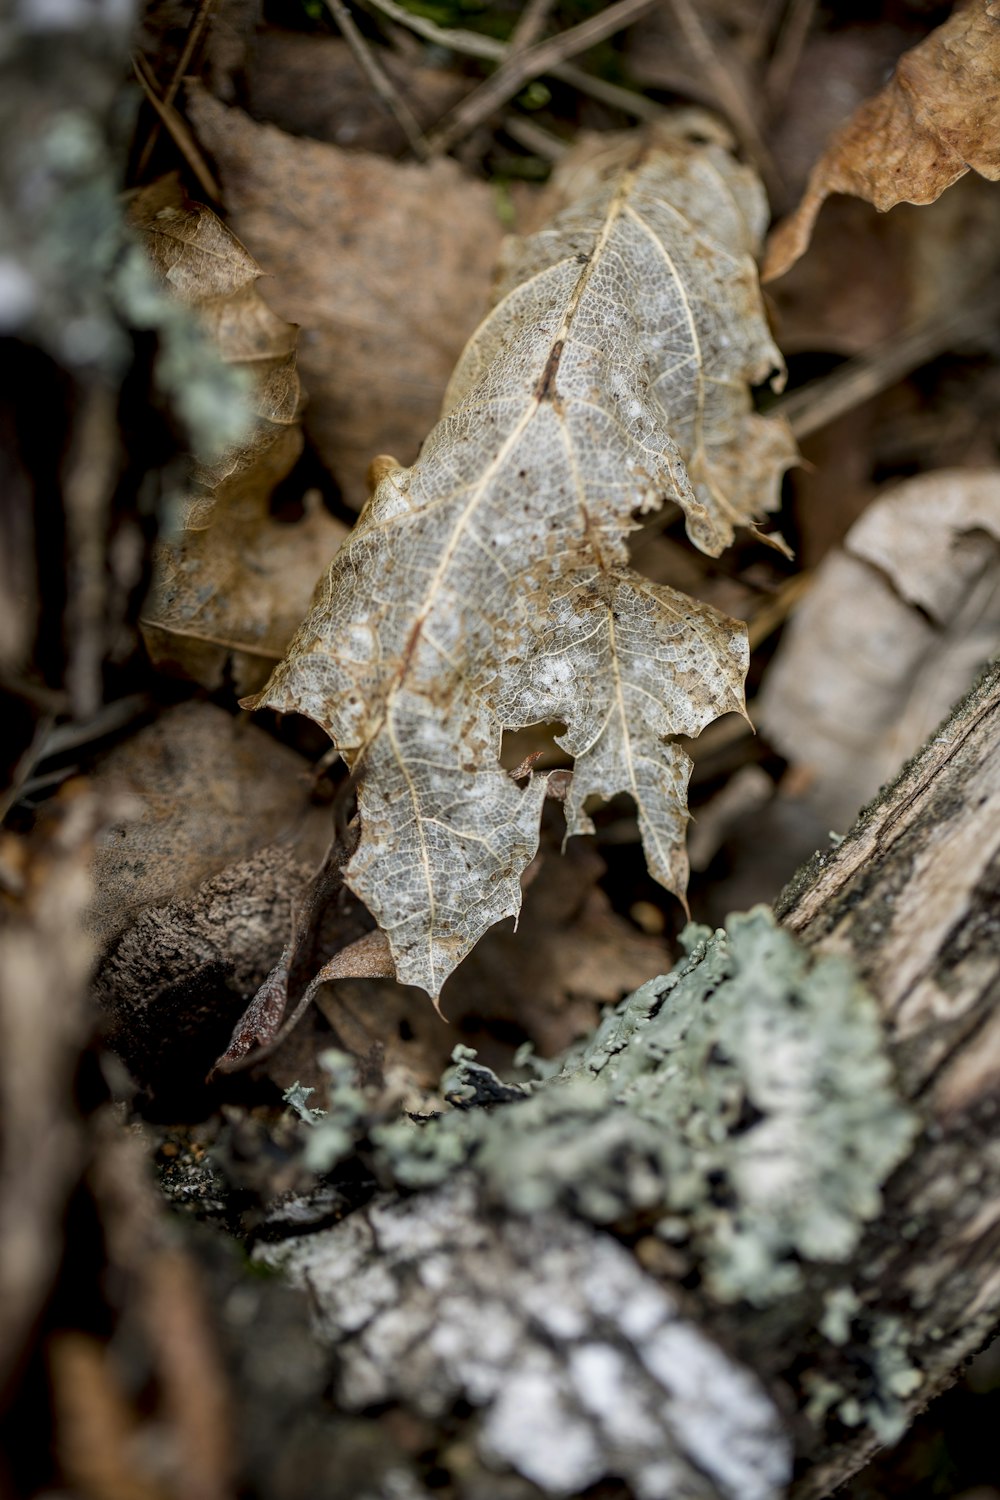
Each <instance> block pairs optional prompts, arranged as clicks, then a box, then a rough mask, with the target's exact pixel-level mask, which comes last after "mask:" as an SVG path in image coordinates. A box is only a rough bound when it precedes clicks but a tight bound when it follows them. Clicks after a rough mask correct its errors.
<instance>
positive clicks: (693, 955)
mask: <svg viewBox="0 0 1000 1500" xmlns="http://www.w3.org/2000/svg"><path fill="white" fill-rule="evenodd" d="M998 751H1000V666H997V665H994V666H993V667H991V668H990V669H989V670H988V671H987V672H985V673H984V675H983V676H982V678H981V679H980V681H979V682H978V684H977V685H976V687H975V688H974V689H973V690H972V691H971V692H970V694H969V695H968V696H967V697H966V698H965V699H964V700H963V701H962V702H961V703H960V704H959V705H958V707H957V708H956V709H955V711H954V713H953V715H952V717H951V718H950V720H949V721H948V722H947V723H946V724H945V725H943V726H942V728H941V729H940V730H939V732H938V733H937V734H936V735H935V736H934V737H933V738H932V740H931V741H930V742H929V743H928V744H927V745H926V746H925V747H924V749H923V750H922V751H921V752H920V753H919V754H918V755H917V756H916V757H914V759H913V760H912V761H911V762H910V763H909V764H908V765H907V766H906V767H904V769H903V771H902V772H901V773H900V775H899V777H898V778H897V779H896V781H895V782H894V783H893V784H892V785H891V786H890V787H888V788H887V789H885V790H884V791H883V792H882V794H881V795H880V796H879V798H877V799H876V801H875V802H873V803H872V804H871V806H870V807H868V808H867V809H866V810H865V811H864V812H863V813H862V814H861V816H860V817H859V819H858V821H857V823H856V824H855V826H854V827H853V828H852V830H851V832H850V833H849V834H848V835H847V836H846V837H845V838H844V839H843V841H842V842H841V843H840V844H839V846H838V847H836V848H833V849H831V850H829V851H826V852H822V853H820V854H817V855H816V856H815V857H814V859H813V860H812V862H811V863H810V864H809V865H808V866H807V867H806V868H805V869H804V870H803V871H802V872H801V873H800V875H799V876H798V877H797V878H796V880H794V881H793V882H792V884H791V885H790V887H789V888H788V889H787V890H786V891H785V893H783V895H782V897H781V899H780V900H779V903H778V906H777V915H778V918H779V920H780V924H781V925H780V926H777V927H776V926H774V924H773V921H772V920H771V919H770V918H769V916H768V915H767V914H766V913H764V912H763V910H762V909H758V910H757V911H755V912H754V913H751V914H749V915H748V916H747V917H745V918H738V919H735V921H733V922H731V923H730V924H729V930H728V934H715V935H712V934H710V933H709V932H708V931H707V929H701V930H700V931H693V932H690V933H689V935H688V946H689V948H690V950H691V951H690V954H689V957H688V959H687V960H686V961H685V962H684V963H682V964H680V965H678V967H677V969H675V970H674V972H673V973H672V974H671V975H670V976H667V977H666V978H665V979H661V980H654V981H652V982H651V983H650V984H649V985H645V986H643V988H642V989H641V990H640V991H638V992H637V993H636V994H635V995H634V996H632V997H630V999H629V1000H627V1001H625V1002H623V1003H622V1005H621V1006H620V1007H619V1008H618V1010H617V1011H616V1012H615V1013H614V1014H613V1015H612V1016H611V1017H609V1018H608V1019H607V1020H606V1021H605V1023H604V1025H603V1026H602V1027H601V1029H600V1030H599V1032H598V1033H597V1036H596V1037H595V1038H594V1039H593V1040H592V1041H591V1042H589V1043H588V1044H587V1045H586V1046H583V1047H580V1048H578V1049H576V1050H575V1051H574V1052H573V1053H571V1054H569V1055H568V1056H567V1057H566V1058H565V1059H563V1061H562V1064H561V1066H558V1065H557V1069H556V1070H550V1076H548V1077H545V1078H543V1079H541V1080H540V1081H539V1082H538V1083H537V1084H536V1085H534V1086H528V1087H527V1088H526V1089H523V1090H517V1089H511V1088H509V1087H508V1088H505V1087H503V1086H499V1087H497V1086H496V1085H497V1084H498V1080H493V1084H492V1085H491V1084H489V1082H488V1080H487V1086H486V1087H484V1085H483V1074H484V1073H485V1070H483V1069H481V1068H479V1067H477V1066H476V1065H473V1064H470V1063H468V1062H464V1063H462V1062H460V1064H459V1067H458V1068H457V1070H456V1073H455V1076H454V1079H453V1090H452V1097H453V1098H454V1099H455V1100H456V1102H457V1103H458V1104H459V1105H460V1106H462V1107H460V1108H458V1109H456V1110H453V1111H452V1112H450V1113H447V1114H442V1115H440V1116H438V1117H436V1118H433V1119H430V1120H426V1121H417V1122H413V1121H403V1122H397V1123H395V1124H391V1125H388V1126H387V1125H381V1126H379V1125H374V1126H373V1125H371V1123H370V1122H369V1123H368V1125H367V1126H366V1127H365V1128H367V1131H368V1141H369V1144H368V1147H367V1149H368V1150H369V1151H370V1152H371V1153H372V1159H373V1161H374V1164H375V1167H376V1170H377V1171H378V1172H379V1173H380V1174H381V1176H382V1179H383V1181H386V1182H391V1183H392V1187H391V1188H388V1189H387V1190H386V1191H383V1192H381V1193H380V1194H378V1195H377V1196H376V1198H375V1199H373V1200H372V1201H371V1202H370V1203H368V1204H367V1205H365V1206H364V1207H362V1208H359V1209H358V1210H356V1211H355V1212H354V1213H353V1214H350V1215H348V1217H347V1218H346V1219H345V1220H343V1222H341V1223H339V1224H337V1225H335V1226H333V1227H332V1228H326V1229H322V1230H314V1231H312V1232H306V1233H303V1234H299V1235H293V1236H292V1237H291V1238H286V1239H284V1240H283V1241H281V1243H279V1244H273V1245H267V1244H263V1245H261V1246H260V1247H259V1248H258V1251H257V1253H258V1255H259V1256H260V1257H261V1258H263V1259H264V1260H266V1261H269V1262H270V1263H272V1264H275V1265H282V1266H283V1267H284V1268H285V1269H286V1270H287V1271H288V1272H289V1273H290V1275H291V1277H292V1279H293V1280H294V1281H296V1282H298V1283H299V1284H300V1285H302V1286H304V1287H305V1288H306V1289H307V1291H308V1293H309V1295H310V1297H311V1299H312V1304H313V1310H314V1316H315V1320H316V1329H317V1332H318V1335H319V1337H320V1339H321V1341H322V1342H323V1343H324V1344H326V1345H328V1346H329V1347H330V1348H331V1349H333V1350H334V1351H335V1353H336V1368H337V1372H338V1374H337V1387H336V1393H337V1399H338V1403H339V1404H340V1405H342V1406H344V1407H345V1408H347V1409H348V1410H355V1411H358V1410H363V1409H366V1408H371V1407H373V1406H377V1407H379V1408H381V1409H386V1408H390V1409H391V1408H402V1409H403V1411H404V1412H407V1413H408V1414H409V1415H410V1416H411V1417H412V1418H413V1419H414V1420H419V1421H420V1422H422V1423H424V1424H427V1426H428V1427H429V1429H430V1430H434V1429H436V1430H437V1431H438V1435H439V1439H440V1447H441V1450H442V1451H443V1452H445V1453H447V1454H450V1455H451V1458H450V1460H449V1464H450V1468H451V1477H452V1481H453V1483H454V1484H455V1488H456V1493H459V1494H463V1495H465V1494H468V1495H470V1496H471V1495H473V1494H479V1493H484V1491H483V1489H482V1485H483V1484H484V1483H486V1484H487V1485H489V1483H490V1482H491V1481H490V1480H489V1479H488V1477H487V1478H486V1479H484V1475H486V1476H488V1475H489V1473H490V1471H495V1472H496V1473H497V1475H498V1478H497V1479H496V1481H495V1483H496V1484H498V1485H499V1484H501V1482H502V1485H503V1491H502V1492H503V1494H504V1496H505V1497H511V1500H513V1497H521V1496H525V1497H527V1496H537V1495H539V1494H542V1495H552V1496H567V1495H573V1494H578V1493H580V1492H581V1491H582V1490H584V1489H587V1488H588V1487H589V1486H591V1485H594V1484H601V1486H602V1487H601V1489H600V1493H601V1494H602V1495H621V1496H624V1495H635V1496H638V1497H640V1500H667V1497H680V1496H684V1497H692V1500H694V1497H697V1500H719V1497H727V1500H756V1497H760V1500H768V1497H776V1496H778V1495H780V1494H783V1493H786V1492H788V1491H789V1488H790V1489H791V1492H792V1493H793V1494H794V1495H795V1496H796V1497H799V1500H806V1497H810V1500H811V1497H819V1496H822V1495H825V1494H828V1493H830V1492H831V1491H832V1490H833V1489H834V1488H836V1486H837V1485H838V1484H840V1483H842V1482H843V1481H844V1480H845V1479H846V1478H847V1477H848V1476H849V1475H850V1474H851V1473H853V1472H854V1471H855V1470H856V1469H857V1468H858V1467H859V1466H860V1465H861V1464H862V1463H863V1462H864V1461H865V1460H866V1458H867V1457H868V1456H869V1455H870V1454H871V1452H873V1451H874V1450H875V1449H876V1448H877V1447H878V1446H880V1445H881V1444H884V1443H886V1442H890V1441H894V1440H896V1439H897V1438H898V1437H899V1436H900V1435H901V1434H902V1432H903V1431H904V1430H905V1428H906V1426H907V1425H908V1423H909V1422H910V1420H911V1419H912V1417H913V1416H914V1414H915V1413H916V1412H918V1411H919V1410H920V1409H921V1408H922V1407H923V1406H924V1405H926V1403H927V1402H928V1401H929V1400H930V1399H931V1398H932V1397H933V1396H934V1395H935V1394H936V1393H937V1392H938V1391H939V1390H941V1389H942V1388H943V1387H944V1386H945V1385H947V1384H948V1383H949V1382H950V1381H951V1380H952V1379H953V1377H954V1374H955V1371H956V1369H957V1368H958V1367H959V1366H960V1364H961V1362H962V1361H963V1360H964V1359H965V1358H967V1357H968V1356H969V1355H971V1354H973V1353H974V1352H976V1351H977V1349H978V1348H980V1347H981V1346H982V1345H983V1343H984V1342H985V1341H986V1340H987V1338H988V1337H989V1335H990V1333H991V1331H992V1330H993V1329H994V1327H995V1326H996V1323H997V1321H998V1317H1000V1263H998V1261H997V1256H996V1248H997V1241H998V1237H1000V1194H998V1187H1000V1131H998V1113H997V1082H998V1079H1000V1010H998V1007H997V1003H996V1002H997V997H998V993H1000V982H998V981H1000V943H998V941H997V938H998V935H1000V900H998V896H1000V891H998V879H1000V816H998V814H1000V754H998ZM793 934H794V935H795V940H794V941H793V938H792V935H793ZM859 980H860V983H859ZM341 1078H342V1082H341V1084H340V1085H339V1088H340V1093H339V1095H338V1089H337V1087H336V1086H335V1087H334V1089H333V1091H332V1098H331V1121H332V1123H330V1124H328V1125H327V1126H325V1127H324V1126H323V1125H322V1124H321V1125H320V1126H319V1127H318V1128H317V1131H316V1134H315V1137H314V1143H313V1146H312V1147H311V1148H310V1149H311V1150H312V1151H313V1154H314V1157H315V1159H316V1160H317V1161H318V1162H321V1163H323V1161H324V1149H325V1148H324V1144H323V1143H324V1130H326V1132H327V1135H326V1137H325V1139H326V1142H327V1146H328V1148H329V1151H330V1152H332V1154H333V1155H334V1156H336V1155H337V1154H339V1153H343V1151H344V1149H345V1147H344V1141H345V1130H346V1131H347V1134H348V1135H349V1134H350V1129H351V1121H352V1118H353V1120H354V1128H355V1129H358V1128H360V1121H361V1120H362V1117H363V1106H362V1104H361V1102H360V1101H361V1096H360V1094H359V1093H358V1092H357V1090H356V1089H355V1088H354V1085H353V1081H352V1080H351V1078H350V1076H349V1070H348V1072H347V1073H343V1072H342V1074H341ZM477 1101H482V1103H481V1104H479V1105H478V1107H477ZM498 1101H500V1102H498ZM352 1111H353V1115H352ZM324 1164H325V1163H324ZM501 1473H502V1474H503V1480H502V1481H501V1480H500V1478H499V1475H500V1474H501ZM588 1492H589V1490H588ZM497 1493H499V1490H498V1491H497Z"/></svg>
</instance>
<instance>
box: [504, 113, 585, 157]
mask: <svg viewBox="0 0 1000 1500" xmlns="http://www.w3.org/2000/svg"><path fill="white" fill-rule="evenodd" d="M503 128H504V130H505V131H506V132H507V134H508V135H509V136H510V138H511V140H514V141H516V142H517V144H518V145H519V146H524V148H525V149H526V150H527V151H532V152H534V154H535V155H536V156H540V157H541V158H542V160H543V161H553V162H554V161H561V160H562V158H563V157H564V156H565V155H566V152H567V151H568V150H569V149H570V147H569V142H568V141H563V140H560V139H559V137H558V136H557V135H553V134H552V132H551V130H546V129H545V128H544V127H543V126H541V125H539V124H537V123H536V121H534V120H526V119H525V118H524V117H523V115H506V116H505V117H504V122H503Z"/></svg>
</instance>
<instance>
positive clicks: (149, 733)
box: [88, 703, 329, 948]
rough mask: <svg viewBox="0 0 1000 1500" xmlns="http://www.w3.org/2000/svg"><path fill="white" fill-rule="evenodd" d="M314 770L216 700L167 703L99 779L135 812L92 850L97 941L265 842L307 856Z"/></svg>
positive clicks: (92, 917) (106, 760) (111, 757)
mask: <svg viewBox="0 0 1000 1500" xmlns="http://www.w3.org/2000/svg"><path fill="white" fill-rule="evenodd" d="M248 728H249V729H250V730H251V732H250V733H249V734H248V733H247V730H248ZM308 772H309V765H308V762H306V761H304V760H303V759H302V757H301V756H299V755H296V753H295V751H294V750H289V749H287V748H286V747H285V746H284V745H279V744H278V743H277V742H276V741H275V740H273V739H272V738H271V736H270V735H268V734H264V733H263V732H262V731H260V730H259V729H257V727H256V726H255V725H254V726H251V725H248V724H247V722H246V720H241V719H234V718H233V716H232V715H231V714H227V713H226V712H225V710H224V709H221V708H216V707H215V706H214V705H213V704H211V703H181V704H178V705H177V706H176V707H174V708H170V709H167V711H166V712H165V713H163V714H161V715H160V717H159V718H158V719H157V720H156V721H155V723H153V724H149V725H148V726H147V727H146V728H144V729H140V730H139V732H138V733H137V734H134V735H131V736H129V738H128V739H127V740H124V741H123V742H122V743H121V744H120V745H118V746H116V747H115V748H114V749H113V750H111V751H109V752H108V754H107V755H106V756H104V757H103V758H102V760H101V761H100V764H99V767H98V770H97V774H96V776H95V778H94V779H95V782H96V784H97V785H98V786H101V787H107V788H109V789H114V790H117V791H121V792H125V793H128V794H130V798H129V800H130V803H131V809H130V811H131V814H132V815H131V816H130V817H128V818H126V819H124V820H123V821H122V822H120V823H117V824H115V825H114V826H113V827H111V828H110V829H109V830H108V831H107V832H106V833H105V834H104V835H103V836H102V838H101V839H100V841H99V842H98V846H97V849H96V851H95V854H94V884H95V894H94V899H93V902H92V904H91V907H90V910H89V913H88V926H89V927H90V930H91V931H92V933H93V935H94V937H95V939H96V941H97V942H98V944H99V945H100V947H101V948H106V947H107V945H108V944H109V943H110V942H111V941H112V940H113V939H114V938H115V937H116V936H117V935H118V934H119V933H120V932H121V931H122V930H123V929H124V928H126V927H128V926H130V925H131V923H132V922H134V921H135V918H136V915H137V913H138V912H139V911H141V910H142V909H143V908H144V907H147V906H159V905H163V904H164V903H166V902H170V901H174V902H176V901H182V900H184V899H185V898H186V897H188V896H190V895H191V894H192V893H193V892H194V891H195V890H197V888H198V887H199V886H200V885H201V884H202V882H203V881H205V880H207V879H209V878H210V877H211V876H214V875H217V874H218V873H219V871H220V870H222V869H224V868H225V867H226V866H227V865H230V864H232V863H234V862H235V861H237V860H240V859H243V858H245V857H246V856H247V855H249V854H252V853H253V852H254V851H255V850H257V849H260V848H262V847H263V846H264V845H266V844H271V843H274V842H276V841H277V840H278V839H284V840H286V841H287V842H289V843H292V844H295V843H299V844H300V845H304V849H305V851H307V852H304V853H303V856H302V857H303V858H304V859H308V858H310V857H311V855H312V852H313V849H314V845H313V844H310V842H309V838H310V834H311V827H312V820H313V819H314V818H315V817H316V810H315V809H311V808H310V787H309V781H308ZM319 816H320V818H321V819H322V820H323V822H324V823H326V821H327V820H328V816H329V815H328V814H327V815H325V816H324V815H322V814H320V815H319Z"/></svg>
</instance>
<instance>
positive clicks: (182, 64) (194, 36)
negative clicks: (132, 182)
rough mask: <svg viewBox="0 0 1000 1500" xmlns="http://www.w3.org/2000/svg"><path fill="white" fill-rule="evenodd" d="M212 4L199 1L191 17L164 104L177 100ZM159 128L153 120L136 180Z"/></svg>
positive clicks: (143, 168)
mask: <svg viewBox="0 0 1000 1500" xmlns="http://www.w3.org/2000/svg"><path fill="white" fill-rule="evenodd" d="M214 4H215V0H200V3H199V5H198V8H197V10H196V11H195V13H194V15H193V16H192V17H191V25H190V26H189V27H188V34H187V36H186V37H185V39H184V47H183V50H182V51H181V55H180V57H179V58H178V59H177V65H176V67H175V68H174V71H173V73H172V74H171V75H170V82H169V83H168V84H167V88H166V92H165V93H164V95H163V103H164V104H173V102H174V100H175V99H176V98H177V90H178V89H179V88H180V86H181V79H182V78H183V77H184V75H185V73H186V72H187V70H188V68H189V66H190V64H191V59H192V57H194V54H195V49H196V47H197V46H198V43H199V42H200V41H201V34H202V32H203V31H204V29H205V26H206V24H207V22H208V18H209V15H210V14H211V10H212V6H213V5H214ZM161 127H162V122H161V120H160V119H159V118H157V119H156V120H154V122H153V128H152V130H151V131H150V132H149V135H148V136H147V137H146V144H145V145H144V146H143V148H142V155H141V156H140V157H139V162H138V165H137V166H136V169H135V175H136V177H137V178H141V177H142V174H143V172H144V171H145V170H146V168H147V166H148V165H149V158H150V157H151V156H152V154H153V148H154V146H155V145H156V143H157V141H158V140H159V138H160V129H161Z"/></svg>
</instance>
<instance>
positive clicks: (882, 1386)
mask: <svg viewBox="0 0 1000 1500" xmlns="http://www.w3.org/2000/svg"><path fill="white" fill-rule="evenodd" d="M819 1329H820V1332H821V1333H822V1334H823V1335H824V1337H826V1338H828V1339H829V1340H830V1342H831V1343H833V1344H836V1345H837V1346H838V1348H843V1347H845V1346H848V1345H849V1346H850V1348H851V1352H852V1356H853V1365H854V1368H855V1383H854V1385H853V1386H852V1389H851V1390H850V1391H849V1392H848V1391H846V1390H845V1389H844V1387H843V1386H842V1385H840V1384H839V1383H838V1382H837V1381H836V1380H833V1379H831V1378H830V1376H829V1375H828V1374H824V1373H822V1372H821V1371H816V1370H810V1371H807V1372H806V1374H805V1376H804V1377H803V1385H804V1387H805V1390H806V1393H807V1396H808V1400H807V1402H806V1408H805V1410H806V1416H807V1417H808V1418H809V1420H810V1421H812V1422H817V1423H818V1422H821V1421H823V1420H824V1419H825V1418H827V1417H829V1416H833V1417H835V1418H836V1419H837V1420H838V1421H840V1422H842V1423H843V1425H844V1426H845V1427H860V1426H862V1425H866V1426H868V1427H870V1428H871V1429H872V1431H873V1432H874V1433H875V1436H876V1437H877V1438H878V1440H879V1442H881V1443H886V1444H890V1443H895V1442H898V1440H899V1439H900V1438H901V1437H902V1435H903V1433H904V1432H905V1431H906V1429H907V1427H908V1426H909V1423H910V1419H911V1413H910V1412H909V1411H908V1409H907V1406H906V1404H905V1403H906V1401H907V1399H908V1398H909V1397H910V1396H913V1395H915V1394H916V1392H917V1391H918V1390H919V1389H920V1387H921V1386H922V1385H923V1383H924V1373H923V1371H922V1370H920V1369H919V1368H918V1367H917V1366H916V1365H915V1364H914V1363H913V1360H912V1359H911V1357H910V1337H909V1334H908V1333H907V1330H906V1325H905V1323H904V1322H903V1320H902V1319H901V1318H897V1317H894V1316H892V1315H891V1314H881V1313H880V1314H876V1315H874V1316H873V1315H872V1314H870V1313H869V1312H867V1311H866V1310H865V1309H864V1308H863V1306H862V1303H861V1300H860V1298H859V1297H858V1296H857V1294H856V1293H855V1292H854V1289H853V1288H852V1287H850V1286H840V1287H836V1288H834V1289H832V1290H831V1291H829V1292H828V1293H827V1294H826V1298H825V1310H824V1314H823V1317H822V1318H821V1319H820V1324H819Z"/></svg>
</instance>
